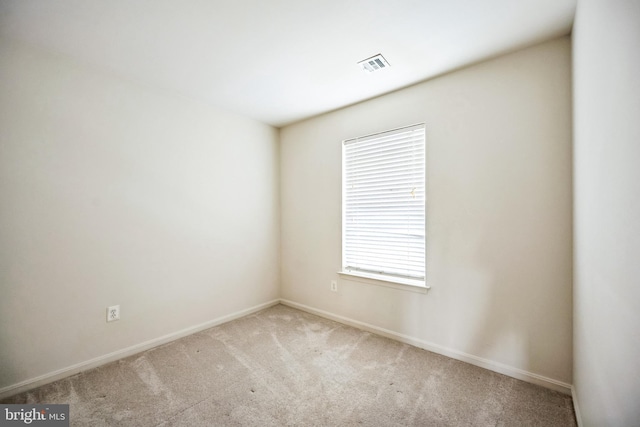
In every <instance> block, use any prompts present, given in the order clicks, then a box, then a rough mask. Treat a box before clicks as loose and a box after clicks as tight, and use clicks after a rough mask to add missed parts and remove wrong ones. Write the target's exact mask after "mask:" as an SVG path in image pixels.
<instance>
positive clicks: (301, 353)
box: [2, 305, 576, 427]
mask: <svg viewBox="0 0 640 427" xmlns="http://www.w3.org/2000/svg"><path fill="white" fill-rule="evenodd" d="M39 402H42V403H69V404H70V409H71V425H73V426H284V425H287V426H345V425H346V426H349V425H365V426H545V427H547V426H575V425H576V424H575V418H574V413H573V405H572V403H571V398H570V397H569V396H566V395H563V394H561V393H557V392H554V391H551V390H547V389H545V388H542V387H538V386H534V385H531V384H528V383H525V382H522V381H519V380H515V379H513V378H510V377H506V376H504V375H500V374H496V373H494V372H491V371H487V370H484V369H481V368H478V367H475V366H472V365H469V364H466V363H463V362H459V361H456V360H453V359H449V358H447V357H444V356H440V355H437V354H434V353H430V352H428V351H424V350H421V349H418V348H415V347H412V346H409V345H406V344H402V343H399V342H396V341H393V340H389V339H386V338H382V337H379V336H377V335H374V334H371V333H368V332H364V331H361V330H358V329H355V328H352V327H349V326H345V325H342V324H340V323H336V322H332V321H330V320H326V319H323V318H320V317H317V316H314V315H311V314H308V313H304V312H301V311H299V310H295V309H292V308H289V307H286V306H283V305H277V306H275V307H271V308H268V309H266V310H263V311H261V312H259V313H256V314H253V315H250V316H247V317H244V318H241V319H238V320H235V321H232V322H229V323H226V324H224V325H220V326H217V327H214V328H211V329H207V330H205V331H203V332H200V333H197V334H194V335H191V336H188V337H185V338H182V339H180V340H177V341H174V342H172V343H169V344H166V345H163V346H161V347H157V348H155V349H151V350H148V351H146V352H144V353H140V354H138V355H134V356H131V357H128V358H126V359H122V360H120V361H117V362H114V363H111V364H108V365H104V366H102V367H99V368H96V369H92V370H90V371H86V372H83V373H80V374H78V375H75V376H73V377H69V378H66V379H63V380H60V381H57V382H55V383H52V384H48V385H45V386H43V387H40V388H37V389H35V390H31V391H29V392H26V393H22V394H19V395H17V396H13V397H11V398H9V399H5V400H4V401H3V402H2V403H39Z"/></svg>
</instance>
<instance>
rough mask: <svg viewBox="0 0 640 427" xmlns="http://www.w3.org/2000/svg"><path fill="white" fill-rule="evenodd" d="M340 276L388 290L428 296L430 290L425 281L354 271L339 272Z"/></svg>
mask: <svg viewBox="0 0 640 427" xmlns="http://www.w3.org/2000/svg"><path fill="white" fill-rule="evenodd" d="M338 274H339V275H341V276H345V279H347V280H353V281H356V282H361V283H367V284H370V285H376V286H384V287H387V288H393V289H400V290H403V291H409V292H417V293H421V294H426V293H427V291H428V290H429V289H430V286H427V284H426V282H425V281H422V280H413V279H402V278H400V277H390V276H383V275H378V274H373V273H362V272H354V271H338Z"/></svg>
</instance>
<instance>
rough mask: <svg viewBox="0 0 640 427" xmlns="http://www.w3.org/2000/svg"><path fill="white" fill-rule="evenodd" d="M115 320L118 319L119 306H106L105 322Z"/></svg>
mask: <svg viewBox="0 0 640 427" xmlns="http://www.w3.org/2000/svg"><path fill="white" fill-rule="evenodd" d="M116 320H120V306H119V305H112V306H111V307H107V322H113V321H116Z"/></svg>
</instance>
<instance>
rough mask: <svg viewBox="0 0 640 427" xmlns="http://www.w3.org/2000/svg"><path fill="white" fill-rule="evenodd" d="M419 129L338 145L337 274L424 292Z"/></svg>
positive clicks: (422, 154) (422, 149) (421, 140)
mask: <svg viewBox="0 0 640 427" xmlns="http://www.w3.org/2000/svg"><path fill="white" fill-rule="evenodd" d="M425 151H426V149H425V126H424V124H419V125H414V126H409V127H404V128H400V129H395V130H391V131H388V132H383V133H378V134H375V135H369V136H364V137H361V138H355V139H349V140H346V141H344V142H343V145H342V153H343V175H342V190H343V198H342V203H343V204H342V270H343V271H342V273H346V274H353V275H357V276H364V277H370V278H375V279H378V280H384V281H390V282H396V283H403V284H411V285H417V286H422V287H425V270H426V268H425V263H426V260H425V199H426V194H425V175H426V171H425V164H426V162H425V157H426V156H425Z"/></svg>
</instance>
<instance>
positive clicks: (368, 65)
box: [358, 54, 390, 73]
mask: <svg viewBox="0 0 640 427" xmlns="http://www.w3.org/2000/svg"><path fill="white" fill-rule="evenodd" d="M358 65H359V66H360V67H361V68H362V69H363V70H364V71H367V72H369V73H373V72H374V71H378V70H381V69H383V68H387V67H390V65H389V63H388V62H387V60H386V59H384V57H383V56H382V55H381V54H377V55H375V56H372V57H371V58H367V59H364V60H362V61H360V62H358Z"/></svg>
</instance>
